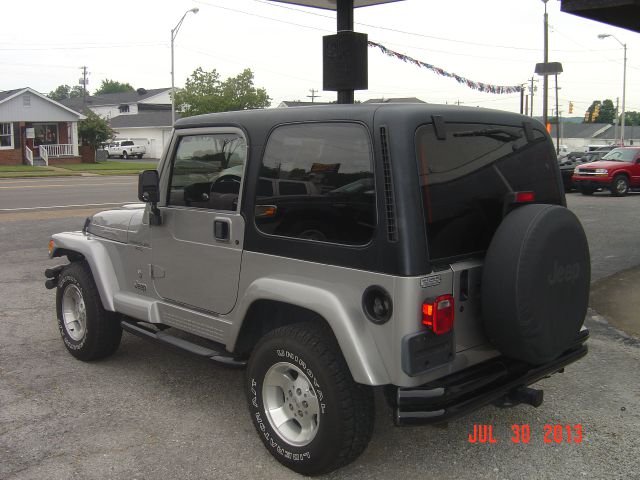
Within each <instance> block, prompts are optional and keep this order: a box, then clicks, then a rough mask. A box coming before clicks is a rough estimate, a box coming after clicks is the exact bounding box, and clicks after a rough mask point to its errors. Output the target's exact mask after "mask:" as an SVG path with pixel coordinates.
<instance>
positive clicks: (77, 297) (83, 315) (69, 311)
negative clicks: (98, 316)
mask: <svg viewBox="0 0 640 480" xmlns="http://www.w3.org/2000/svg"><path fill="white" fill-rule="evenodd" d="M62 320H63V322H64V328H65V330H66V331H67V334H68V335H69V337H71V339H72V340H74V341H76V342H79V341H80V340H82V338H83V337H84V336H85V333H86V332H87V309H86V307H85V304H84V299H83V298H82V292H80V289H79V288H78V287H77V286H76V285H68V286H67V288H65V289H64V293H63V295H62Z"/></svg>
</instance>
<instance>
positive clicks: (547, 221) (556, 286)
mask: <svg viewBox="0 0 640 480" xmlns="http://www.w3.org/2000/svg"><path fill="white" fill-rule="evenodd" d="M590 281H591V262H590V258H589V246H588V244H587V237H586V235H585V233H584V230H583V228H582V225H581V224H580V221H579V220H578V219H577V217H576V216H575V215H574V214H573V213H572V212H571V211H570V210H568V209H567V208H565V207H561V206H558V205H542V204H540V205H525V206H522V207H520V208H517V209H515V210H513V211H512V212H511V213H509V214H508V215H507V216H506V217H505V218H504V220H503V221H502V223H501V224H500V226H499V227H498V229H497V231H496V233H495V235H494V237H493V239H492V240H491V244H490V245H489V249H488V250H487V255H486V257H485V263H484V268H483V273H482V318H483V322H484V330H485V333H486V335H487V338H488V339H489V340H490V341H491V343H492V344H493V345H494V346H495V347H496V348H497V349H498V350H499V351H500V352H501V353H502V354H503V355H505V356H507V357H510V358H515V359H518V360H522V361H524V362H527V363H529V364H532V365H541V364H544V363H547V362H549V361H551V360H553V359H555V358H557V357H558V356H559V355H560V354H562V353H563V352H564V351H565V350H567V349H568V348H569V347H570V346H571V345H572V344H573V342H574V341H575V339H576V338H577V336H578V333H579V331H580V328H581V327H582V324H583V322H584V318H585V315H586V312H587V304H588V301H589V285H590Z"/></svg>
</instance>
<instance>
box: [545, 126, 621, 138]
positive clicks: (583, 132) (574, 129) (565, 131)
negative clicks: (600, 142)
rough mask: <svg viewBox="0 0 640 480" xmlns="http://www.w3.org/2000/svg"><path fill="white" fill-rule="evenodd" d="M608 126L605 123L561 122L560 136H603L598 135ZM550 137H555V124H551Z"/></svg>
mask: <svg viewBox="0 0 640 480" xmlns="http://www.w3.org/2000/svg"><path fill="white" fill-rule="evenodd" d="M609 128H611V125H608V124H605V123H563V124H562V130H561V133H562V138H604V137H599V135H600V134H602V133H603V132H606V131H607V130H608V129H609ZM551 138H556V126H555V125H551Z"/></svg>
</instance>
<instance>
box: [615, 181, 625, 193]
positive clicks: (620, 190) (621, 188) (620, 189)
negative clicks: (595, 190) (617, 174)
mask: <svg viewBox="0 0 640 480" xmlns="http://www.w3.org/2000/svg"><path fill="white" fill-rule="evenodd" d="M616 190H617V191H618V193H624V192H626V191H627V184H626V182H625V181H624V180H618V181H617V182H616Z"/></svg>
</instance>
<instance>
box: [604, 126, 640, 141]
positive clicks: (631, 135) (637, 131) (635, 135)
mask: <svg viewBox="0 0 640 480" xmlns="http://www.w3.org/2000/svg"><path fill="white" fill-rule="evenodd" d="M615 132H616V129H615V127H613V126H611V128H609V129H608V130H607V131H605V132H602V133H600V134H599V135H596V137H595V138H603V139H607V140H611V139H613V137H614V135H615V134H616V133H615ZM617 133H618V136H619V135H620V125H618V130H617ZM624 138H625V140H628V139H640V126H638V125H625V126H624ZM625 143H626V142H625Z"/></svg>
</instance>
